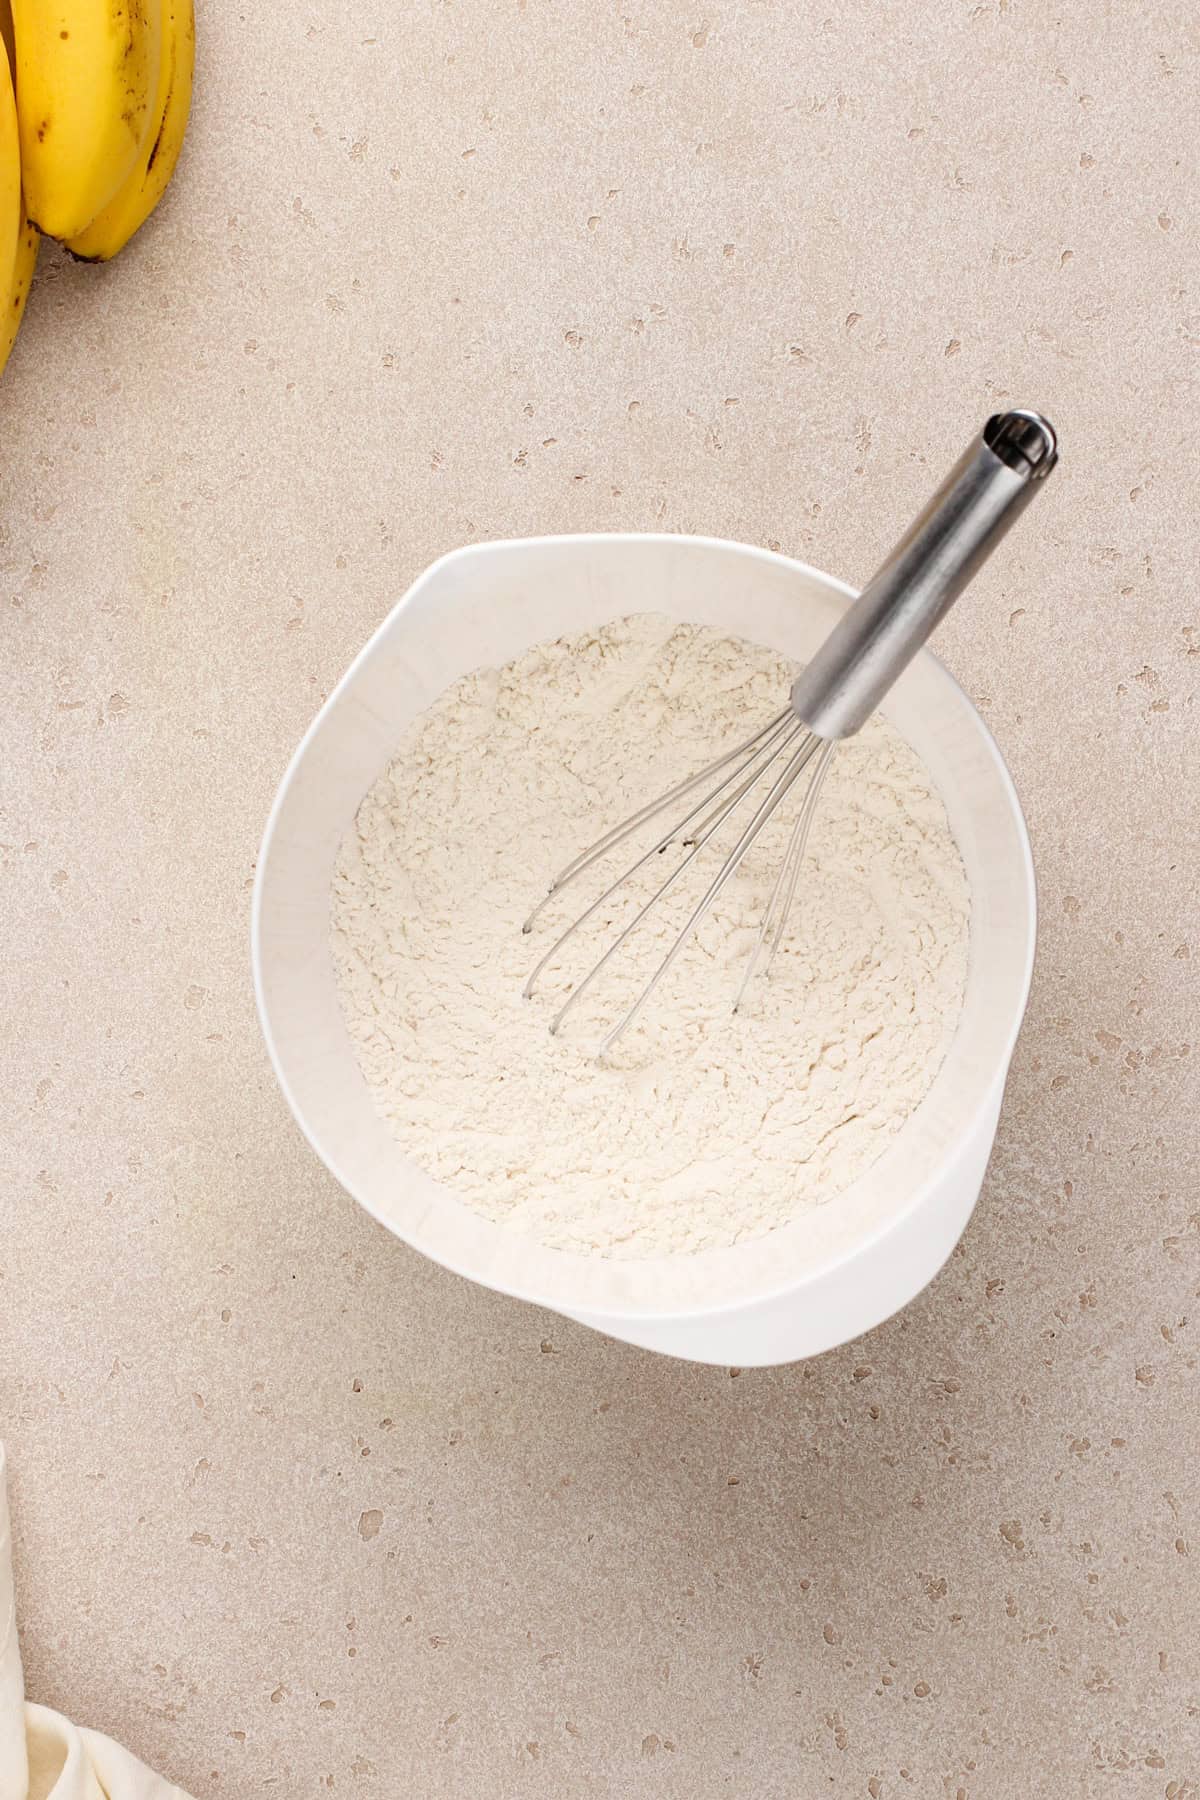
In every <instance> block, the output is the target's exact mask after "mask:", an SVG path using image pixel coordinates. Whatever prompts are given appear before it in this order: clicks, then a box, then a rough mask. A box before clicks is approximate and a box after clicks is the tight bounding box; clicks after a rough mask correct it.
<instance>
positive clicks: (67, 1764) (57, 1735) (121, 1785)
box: [0, 1444, 188, 1800]
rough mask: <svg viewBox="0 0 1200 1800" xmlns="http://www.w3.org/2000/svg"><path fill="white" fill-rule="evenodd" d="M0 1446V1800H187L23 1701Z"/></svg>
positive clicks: (108, 1742)
mask: <svg viewBox="0 0 1200 1800" xmlns="http://www.w3.org/2000/svg"><path fill="white" fill-rule="evenodd" d="M5 1474H6V1467H5V1456H4V1445H3V1444H0V1800H188V1796H187V1795H186V1794H185V1793H184V1791H183V1789H182V1788H177V1787H174V1786H173V1785H172V1784H171V1783H170V1782H169V1781H164V1780H163V1779H162V1776H161V1775H155V1774H154V1773H153V1772H152V1771H151V1770H150V1769H148V1768H147V1767H146V1765H145V1763H141V1762H139V1761H138V1759H137V1757H136V1756H131V1755H130V1754H129V1752H128V1750H122V1748H121V1746H120V1744H114V1743H113V1741H112V1739H111V1738H108V1737H105V1736H104V1734H103V1732H100V1731H88V1730H87V1729H86V1728H85V1727H82V1726H79V1725H72V1724H71V1721H70V1720H69V1719H64V1718H63V1716H62V1714H61V1713H57V1712H54V1711H52V1710H51V1708H50V1707H48V1706H34V1705H32V1704H31V1703H30V1702H28V1701H27V1700H26V1699H25V1682H24V1679H23V1677H22V1674H21V1651H20V1647H19V1645H18V1643H17V1613H16V1604H15V1600H14V1595H13V1578H12V1533H11V1531H10V1528H9V1522H8V1493H7V1490H6V1482H5Z"/></svg>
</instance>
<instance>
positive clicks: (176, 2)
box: [67, 0, 196, 262]
mask: <svg viewBox="0 0 1200 1800" xmlns="http://www.w3.org/2000/svg"><path fill="white" fill-rule="evenodd" d="M159 4H160V6H161V12H162V55H161V57H160V60H159V75H158V92H157V94H156V95H155V100H154V107H153V109H152V112H151V118H150V130H149V131H148V132H147V134H146V141H145V143H144V144H143V145H142V148H141V150H140V151H139V153H138V156H137V160H136V161H135V163H134V165H133V169H132V170H131V172H130V173H129V174H128V175H127V176H126V178H125V180H124V182H123V183H122V184H121V186H120V187H119V188H118V189H117V191H116V193H115V194H114V195H113V197H112V199H111V200H110V201H109V202H108V205H107V206H105V207H104V208H103V209H102V210H101V211H100V212H99V213H97V215H96V217H95V218H94V219H93V220H92V222H91V224H90V225H88V227H87V228H86V230H84V231H81V232H80V233H79V234H78V235H77V236H76V237H71V238H68V239H67V249H68V250H69V251H70V252H71V254H72V255H73V256H79V257H83V258H84V259H85V260H86V261H88V262H107V261H108V259H109V257H110V256H115V255H116V254H117V251H118V250H121V249H123V248H124V246H125V245H126V244H127V243H128V242H129V240H130V238H131V237H132V236H133V234H134V232H135V231H136V230H137V229H138V227H139V226H140V225H144V224H145V222H146V220H147V219H148V218H149V217H150V214H151V213H152V212H153V211H154V208H155V207H156V206H157V205H158V203H159V201H160V200H161V199H162V197H163V193H164V191H165V189H166V186H167V183H168V181H170V179H171V176H172V174H173V173H174V171H175V164H176V162H177V160H178V158H179V150H180V146H181V145H182V143H183V134H184V131H185V130H186V128H187V120H188V108H189V106H190V105H191V100H192V66H193V63H194V61H195V54H196V33H195V20H194V16H193V12H192V0H159Z"/></svg>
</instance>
